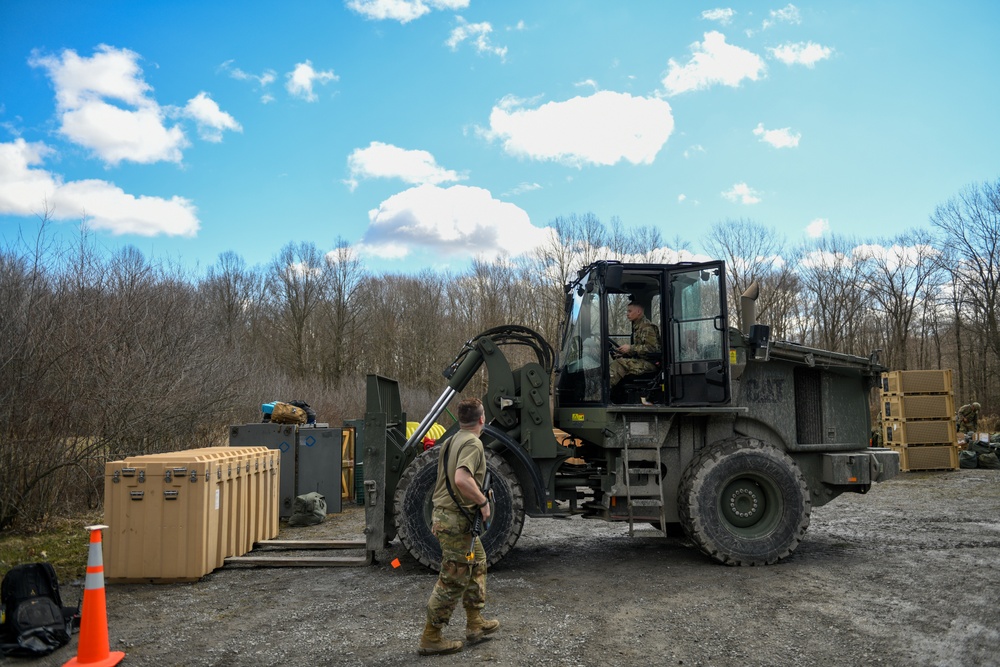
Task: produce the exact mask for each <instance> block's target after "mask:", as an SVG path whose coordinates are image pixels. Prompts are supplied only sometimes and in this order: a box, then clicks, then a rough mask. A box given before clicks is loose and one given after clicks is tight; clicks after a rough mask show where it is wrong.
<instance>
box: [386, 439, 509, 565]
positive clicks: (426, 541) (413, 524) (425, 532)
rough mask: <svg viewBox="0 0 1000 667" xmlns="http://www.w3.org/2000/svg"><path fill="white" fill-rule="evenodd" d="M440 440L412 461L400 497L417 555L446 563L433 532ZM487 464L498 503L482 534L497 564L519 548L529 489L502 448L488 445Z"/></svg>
mask: <svg viewBox="0 0 1000 667" xmlns="http://www.w3.org/2000/svg"><path fill="white" fill-rule="evenodd" d="M440 452H441V447H440V445H437V446H434V447H431V448H430V449H428V450H427V451H425V452H423V453H422V454H420V456H418V457H417V458H415V459H413V461H412V462H411V463H410V465H408V466H407V467H406V470H404V471H403V475H402V476H401V477H400V479H399V485H398V486H397V487H396V495H395V498H394V501H395V504H394V512H395V518H396V531H397V534H398V535H399V541H400V542H402V543H403V546H404V547H406V550H407V551H408V552H409V553H410V555H411V556H413V557H414V558H415V559H417V560H418V561H420V562H421V563H423V564H424V565H426V566H427V567H429V568H431V569H432V570H435V571H437V570H439V569H440V568H441V545H440V544H439V543H438V541H437V538H436V537H434V535H433V534H431V510H432V509H433V507H432V504H431V496H432V495H433V493H434V483H435V482H436V481H437V464H438V455H439V454H440ZM486 467H487V469H488V470H489V471H490V472H491V474H492V477H493V499H494V502H493V507H492V518H491V520H490V527H489V529H488V530H487V531H486V532H485V533H483V534H482V535H481V536H480V539H482V542H483V548H484V549H485V550H486V564H487V566H488V567H492V566H493V565H495V564H496V563H499V562H500V561H501V560H503V557H504V556H506V555H507V553H508V552H509V551H510V550H511V549H513V548H514V545H515V544H516V543H517V540H518V538H519V537H520V536H521V529H522V528H523V527H524V495H523V493H522V492H521V484H520V483H519V482H518V481H517V476H516V475H515V474H514V469H513V468H511V466H510V464H509V463H508V462H507V461H506V460H504V458H503V457H502V456H500V455H499V454H497V453H496V452H494V451H492V450H489V449H487V450H486Z"/></svg>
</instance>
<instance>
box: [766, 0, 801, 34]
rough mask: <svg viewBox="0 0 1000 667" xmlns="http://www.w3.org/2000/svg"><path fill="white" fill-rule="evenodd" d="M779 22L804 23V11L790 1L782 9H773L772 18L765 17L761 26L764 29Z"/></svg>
mask: <svg viewBox="0 0 1000 667" xmlns="http://www.w3.org/2000/svg"><path fill="white" fill-rule="evenodd" d="M778 23H793V24H799V23H802V13H801V12H800V11H799V8H798V7H796V6H795V5H793V4H791V3H789V4H787V5H785V6H784V7H783V8H782V9H772V10H771V18H769V19H764V23H763V25H762V26H761V27H762V28H763V29H764V30H767V29H768V28H770V27H771V26H773V25H776V24H778Z"/></svg>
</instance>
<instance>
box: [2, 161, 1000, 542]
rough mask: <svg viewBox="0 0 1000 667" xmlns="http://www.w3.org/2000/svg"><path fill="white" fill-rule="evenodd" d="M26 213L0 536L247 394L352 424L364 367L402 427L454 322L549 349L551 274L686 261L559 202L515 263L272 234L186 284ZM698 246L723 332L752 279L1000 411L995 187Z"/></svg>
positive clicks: (808, 314)
mask: <svg viewBox="0 0 1000 667" xmlns="http://www.w3.org/2000/svg"><path fill="white" fill-rule="evenodd" d="M41 217H42V224H41V225H40V228H39V231H38V233H37V235H36V236H35V237H34V238H32V239H31V240H30V241H28V240H24V239H22V240H21V241H19V242H15V243H9V244H8V245H7V247H4V248H3V249H2V251H0V341H2V342H3V345H2V347H0V457H2V460H3V461H4V465H2V466H0V530H3V529H6V528H10V527H12V526H15V525H18V524H20V525H32V524H34V523H37V522H39V521H42V520H44V519H45V518H46V517H48V516H50V515H53V514H56V513H59V512H60V511H63V510H65V509H67V508H70V509H75V508H79V507H81V506H86V507H96V506H98V505H99V503H100V502H101V497H102V491H103V483H104V480H103V471H104V463H105V462H106V461H111V460H116V459H120V458H124V457H126V456H131V455H138V454H144V453H152V452H156V451H166V450H178V449H188V448H192V447H200V446H205V445H212V444H225V441H226V438H227V428H226V427H227V426H228V425H229V424H233V423H246V422H254V421H259V419H260V408H259V406H260V403H262V402H267V401H270V400H275V399H279V400H295V399H301V400H305V401H307V402H308V403H310V404H311V405H312V406H313V408H314V409H315V410H316V412H317V414H318V415H319V420H320V421H324V422H329V423H330V424H331V425H339V424H342V423H343V422H344V420H347V419H355V418H360V417H363V415H364V408H365V406H364V394H365V391H364V386H365V385H364V383H365V376H366V375H367V374H370V373H376V374H379V375H384V376H387V377H391V378H394V379H397V380H398V381H399V382H400V384H401V386H402V388H403V390H404V407H405V408H406V409H407V410H408V412H409V414H410V418H411V419H414V420H419V418H420V417H422V416H423V414H424V411H426V409H427V408H428V407H429V406H430V404H431V403H432V402H433V401H434V399H435V398H436V397H437V396H438V395H439V394H440V392H441V391H442V389H443V386H444V380H443V378H442V376H441V371H442V370H443V369H444V368H445V367H446V366H447V365H448V363H449V362H450V361H451V360H452V359H453V358H454V356H455V355H456V354H457V353H458V352H459V350H460V349H461V347H462V345H463V344H464V343H465V341H467V340H469V339H470V338H471V337H472V336H474V335H475V334H477V333H479V332H481V331H483V330H485V329H488V328H491V327H494V326H499V325H502V324H510V323H512V324H520V325H523V326H527V327H530V328H532V329H535V330H537V331H538V332H540V333H541V334H542V335H543V336H544V337H545V338H546V339H547V340H548V341H549V342H550V343H551V344H552V345H553V346H554V347H558V343H559V341H558V334H559V325H560V322H561V319H562V310H563V303H564V291H563V286H564V285H565V284H566V283H567V282H569V280H571V279H572V278H573V277H575V275H576V272H577V270H579V269H580V268H581V267H582V266H584V265H586V264H587V263H589V262H591V261H594V260H597V259H617V260H623V261H633V262H656V263H673V262H677V261H684V260H685V259H689V258H690V257H691V255H690V252H689V250H690V247H691V246H690V243H689V242H687V241H686V240H685V239H683V238H681V237H674V238H672V239H670V240H669V241H668V240H666V239H665V238H664V237H663V230H662V229H661V228H659V227H656V226H644V227H638V228H636V227H626V226H625V225H624V224H623V223H622V222H621V220H619V219H617V218H612V219H611V220H610V221H608V222H607V223H605V222H603V221H601V220H600V219H598V218H597V217H596V216H594V215H592V214H583V215H575V214H574V215H569V216H565V217H559V218H556V219H555V220H552V221H550V223H549V228H550V230H551V234H550V237H549V240H548V242H547V243H545V244H543V245H542V246H541V247H539V248H537V249H536V250H535V251H534V252H533V253H531V254H529V255H526V256H521V257H516V258H511V257H506V256H500V257H498V258H496V259H492V260H486V259H476V260H474V261H472V262H471V264H470V266H469V268H468V269H466V270H465V271H461V272H455V273H449V272H446V273H439V272H433V271H429V270H427V271H423V272H420V273H417V274H415V275H409V274H394V273H382V274H376V273H373V272H371V271H369V270H367V269H366V267H365V264H364V262H363V261H362V259H361V258H360V256H359V255H358V254H357V252H356V250H355V249H354V248H353V247H352V246H351V245H350V244H349V243H347V242H346V241H345V240H343V239H337V240H336V241H335V242H334V243H333V246H332V248H330V249H329V250H326V249H321V248H320V247H319V246H317V245H316V243H314V242H308V241H306V242H298V243H289V244H288V245H286V246H285V247H283V248H281V249H280V250H279V251H278V252H277V253H276V254H275V256H274V257H273V259H272V260H271V261H270V262H269V263H267V264H266V265H257V266H251V265H248V264H247V263H246V262H245V261H244V259H243V258H241V257H240V256H239V255H238V254H236V253H234V252H224V253H222V254H221V255H220V256H219V257H218V259H217V261H216V262H215V263H214V264H213V265H212V266H210V267H208V269H207V270H205V271H204V272H203V274H201V275H191V274H190V273H188V272H186V271H185V270H184V269H182V268H180V267H177V266H173V265H171V264H168V263H162V262H157V261H154V260H152V259H151V258H148V257H145V256H143V254H142V253H141V252H139V251H138V250H136V249H135V248H133V247H126V248H123V249H121V250H118V251H115V252H111V253H108V252H104V251H101V250H99V248H98V246H97V244H96V242H95V239H94V238H93V236H91V235H90V234H89V233H88V232H87V231H86V230H85V227H84V228H83V230H82V231H81V233H80V235H79V237H78V238H77V239H75V241H74V242H73V243H71V244H65V243H58V242H55V241H53V240H52V238H51V235H50V234H49V233H48V225H49V224H50V223H49V222H48V220H47V217H46V216H44V215H43V216H41ZM700 240H701V242H702V245H703V247H704V248H706V251H707V252H709V253H710V254H711V255H712V256H713V257H714V258H717V259H723V260H725V261H726V266H727V272H728V281H729V298H730V319H731V324H732V325H733V326H740V324H741V323H740V321H739V317H740V313H739V309H738V308H737V307H736V304H737V303H738V298H739V295H740V294H741V293H742V292H743V291H744V290H745V289H746V288H747V287H748V286H749V284H750V283H751V282H752V281H753V280H759V281H760V283H761V286H762V287H761V296H760V298H759V300H758V320H759V321H761V322H766V323H768V324H770V325H771V326H772V335H773V336H774V337H775V338H782V339H786V340H791V341H795V342H800V343H804V344H806V345H811V346H817V347H822V348H826V349H830V350H835V351H839V352H845V353H852V354H859V355H865V356H867V355H868V354H869V353H870V352H871V351H873V350H876V349H878V350H880V351H881V352H880V355H881V360H882V362H883V364H885V365H886V366H888V367H889V368H892V369H901V370H905V369H916V368H925V369H933V368H952V369H954V371H955V373H954V380H955V382H954V389H955V394H956V402H957V403H958V404H960V403H961V402H970V401H972V400H976V401H978V402H980V403H981V404H982V407H983V412H984V413H985V414H994V413H997V412H1000V388H998V385H1000V383H998V377H1000V312H998V310H1000V180H998V181H997V182H994V183H984V184H974V185H970V186H968V187H967V188H965V189H964V190H962V191H961V192H960V193H958V194H957V195H956V196H955V197H953V198H952V199H950V200H949V201H947V202H945V203H944V204H942V205H940V206H938V207H937V208H936V210H935V211H934V212H933V214H932V215H931V217H930V227H929V228H926V229H924V228H918V229H913V230H911V231H907V232H904V233H902V234H899V235H896V236H893V237H891V238H872V239H858V238H849V237H844V236H837V235H831V236H827V237H824V238H821V239H819V240H816V241H814V242H811V243H808V244H800V245H795V246H793V245H791V244H789V243H788V242H787V241H785V240H784V239H782V238H781V237H780V235H778V234H776V233H775V232H774V231H773V230H772V229H770V228H768V227H767V226H766V225H764V224H762V223H760V222H757V221H754V220H748V219H739V220H724V221H720V222H718V223H717V224H715V225H714V226H713V227H712V228H711V229H710V230H709V231H708V233H707V234H706V237H705V238H703V239H700ZM668 247H669V249H668ZM476 389H480V390H481V389H482V387H479V388H471V390H476Z"/></svg>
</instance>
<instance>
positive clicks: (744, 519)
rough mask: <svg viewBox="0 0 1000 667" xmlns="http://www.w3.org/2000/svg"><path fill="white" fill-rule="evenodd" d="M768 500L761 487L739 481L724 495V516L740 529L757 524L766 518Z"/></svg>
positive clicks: (746, 481)
mask: <svg viewBox="0 0 1000 667" xmlns="http://www.w3.org/2000/svg"><path fill="white" fill-rule="evenodd" d="M766 509H767V500H766V498H765V497H764V493H763V491H762V489H761V488H760V486H758V485H757V484H756V483H755V482H753V481H752V480H749V479H737V480H735V481H733V482H730V484H729V485H728V486H727V487H726V489H725V491H724V492H723V494H722V514H723V515H724V516H725V518H726V520H727V521H729V523H731V524H732V525H734V526H737V527H739V528H746V527H748V526H752V525H753V524H755V523H757V522H758V521H759V520H760V518H761V517H762V516H764V513H765V510H766Z"/></svg>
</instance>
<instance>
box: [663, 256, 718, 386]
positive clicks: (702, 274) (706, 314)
mask: <svg viewBox="0 0 1000 667" xmlns="http://www.w3.org/2000/svg"><path fill="white" fill-rule="evenodd" d="M725 275H726V271H725V263H724V262H707V263H705V264H686V265H683V266H678V267H676V268H671V269H668V270H667V294H668V304H667V306H668V312H667V323H668V329H669V333H668V336H669V342H666V343H665V344H667V345H669V348H668V349H669V351H670V358H669V363H668V369H669V370H668V375H667V382H668V387H669V392H668V393H669V401H670V405H718V404H726V403H729V400H730V387H729V355H728V351H729V324H728V322H729V320H728V313H727V309H726V281H725Z"/></svg>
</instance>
